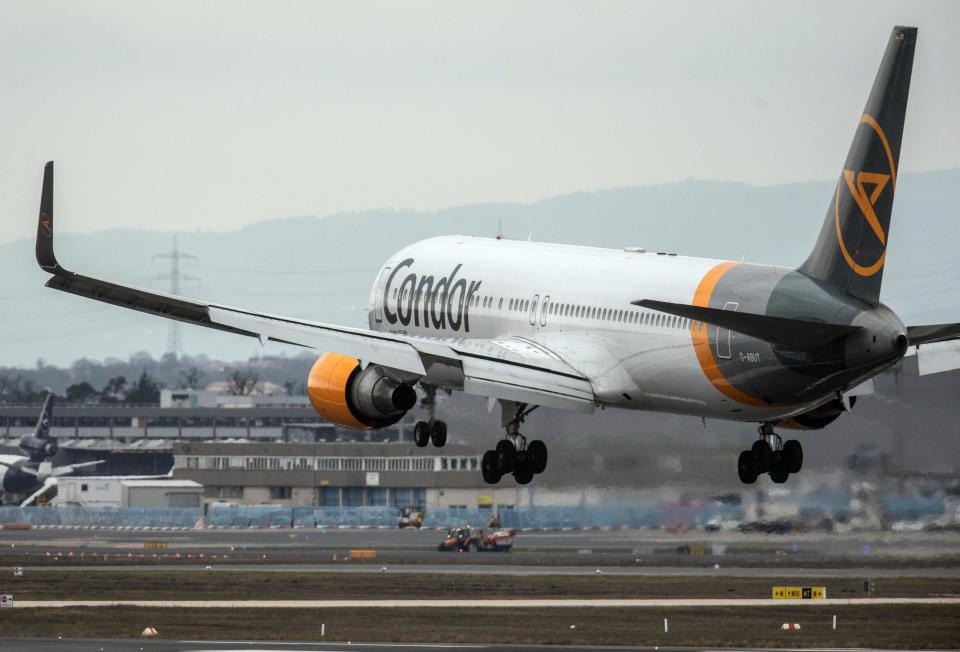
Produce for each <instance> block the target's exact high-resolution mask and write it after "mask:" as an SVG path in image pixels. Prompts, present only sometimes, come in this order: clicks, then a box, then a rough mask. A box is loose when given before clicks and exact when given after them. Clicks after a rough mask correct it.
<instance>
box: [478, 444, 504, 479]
mask: <svg viewBox="0 0 960 652" xmlns="http://www.w3.org/2000/svg"><path fill="white" fill-rule="evenodd" d="M480 472H481V473H482V474H483V481H484V482H486V483H487V484H497V483H498V482H500V478H501V477H503V476H502V475H501V474H500V469H499V468H498V467H497V453H496V451H487V452H486V453H484V454H483V459H481V460H480Z"/></svg>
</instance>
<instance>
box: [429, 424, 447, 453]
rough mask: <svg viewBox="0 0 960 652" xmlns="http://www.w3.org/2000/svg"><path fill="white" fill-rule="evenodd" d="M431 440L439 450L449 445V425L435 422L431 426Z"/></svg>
mask: <svg viewBox="0 0 960 652" xmlns="http://www.w3.org/2000/svg"><path fill="white" fill-rule="evenodd" d="M430 439H431V441H433V445H434V446H436V447H437V448H443V445H444V444H446V443H447V424H446V423H444V422H443V421H434V422H433V423H431V424H430Z"/></svg>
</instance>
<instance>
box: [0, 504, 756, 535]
mask: <svg viewBox="0 0 960 652" xmlns="http://www.w3.org/2000/svg"><path fill="white" fill-rule="evenodd" d="M492 514H493V512H492V510H491V509H489V508H476V507H474V508H464V507H434V508H428V509H426V510H425V511H424V515H423V527H426V528H436V529H447V528H450V527H460V526H471V527H487V526H488V525H489V523H490V517H491V516H492ZM499 515H500V523H501V526H502V527H504V528H517V529H522V530H533V529H543V530H560V529H582V528H603V529H615V528H656V527H662V526H665V525H675V524H682V525H687V526H690V527H702V526H703V525H705V524H707V523H708V522H709V521H710V520H711V519H715V518H720V519H730V520H739V519H741V518H742V517H743V512H742V510H741V509H740V508H739V507H733V506H724V505H700V506H688V505H677V506H670V505H666V506H665V505H641V506H624V505H616V506H572V507H556V506H551V507H518V508H505V507H501V508H500V510H499ZM201 517H203V522H204V524H205V525H206V526H207V527H216V528H291V527H298V528H317V527H396V526H397V524H398V521H399V517H400V510H399V509H398V508H396V507H281V506H273V505H212V506H211V507H210V508H209V509H208V510H207V512H206V514H205V515H204V513H203V511H202V510H201V509H196V508H164V507H149V508H147V507H144V508H139V507H138V508H134V507H76V506H69V507H67V506H61V507H12V506H9V507H0V523H28V524H30V525H31V526H35V527H41V526H42V527H91V528H114V529H117V528H122V529H139V528H192V527H194V526H195V525H196V524H197V522H198V521H200V520H201Z"/></svg>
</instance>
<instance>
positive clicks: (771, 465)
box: [737, 423, 803, 484]
mask: <svg viewBox="0 0 960 652" xmlns="http://www.w3.org/2000/svg"><path fill="white" fill-rule="evenodd" d="M757 431H758V432H759V434H760V438H759V439H758V440H757V441H755V442H753V446H752V447H751V448H750V450H747V451H743V452H742V453H740V457H739V458H738V459H737V473H738V474H739V475H740V481H741V482H742V483H744V484H753V483H754V482H756V481H757V476H759V475H760V474H761V473H769V474H770V479H771V480H773V481H774V482H776V483H777V484H783V483H784V482H786V481H787V478H788V477H790V474H791V473H797V472H799V471H800V468H801V467H802V466H803V447H802V446H801V445H800V442H798V441H797V440H796V439H789V440H787V441H786V442H784V441H783V440H782V439H781V438H780V435H778V434H777V433H775V432H774V431H773V424H772V423H764V424H761V425H760V427H759V428H758V429H757Z"/></svg>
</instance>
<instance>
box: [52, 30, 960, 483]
mask: <svg viewBox="0 0 960 652" xmlns="http://www.w3.org/2000/svg"><path fill="white" fill-rule="evenodd" d="M916 38H917V30H916V29H915V28H911V27H896V28H894V30H893V33H892V35H891V36H890V40H889V42H888V44H887V48H886V52H885V54H884V56H883V60H882V62H881V64H880V70H879V72H878V74H877V77H876V80H875V81H874V85H873V89H872V91H871V92H870V96H869V99H868V100H867V104H866V108H865V110H864V112H863V115H862V116H861V117H860V120H859V122H858V124H857V127H856V131H855V133H854V137H853V144H852V146H851V148H850V153H849V154H848V156H847V160H846V162H845V163H844V165H843V168H842V171H841V173H840V176H839V179H838V181H837V185H836V189H835V192H834V195H833V196H832V197H831V198H830V202H829V207H828V210H827V215H826V219H825V220H824V223H823V229H822V231H821V233H820V236H819V239H818V240H817V242H816V243H815V245H814V247H813V250H812V252H811V253H810V256H809V258H807V260H806V261H805V262H804V263H803V264H802V265H801V266H800V267H799V268H797V269H787V268H782V267H771V266H766V265H753V264H747V263H738V262H730V261H723V260H707V259H703V258H688V257H682V256H675V255H673V254H669V255H664V254H659V253H657V254H655V253H647V252H644V251H643V250H641V249H637V248H627V249H624V250H614V249H598V248H591V247H577V246H566V245H557V244H545V243H535V242H517V241H509V240H502V239H499V238H498V239H488V238H472V237H460V236H450V237H440V238H431V239H429V240H424V241H422V242H418V243H415V244H413V245H410V246H409V247H406V248H404V249H402V250H400V251H398V252H397V253H396V254H394V255H393V256H392V257H390V259H389V260H387V261H386V262H385V263H384V265H383V267H382V268H381V269H380V272H379V274H378V275H377V277H376V280H375V281H374V283H373V289H372V291H371V294H370V303H369V317H368V319H369V328H367V329H359V328H348V327H342V326H335V325H330V324H322V323H316V322H311V321H304V320H302V319H292V318H288V317H282V316H276V315H269V314H263V313H259V312H254V311H251V310H244V309H239V308H231V307H228V306H224V305H220V304H218V303H211V302H204V301H197V300H194V299H188V298H185V297H180V296H172V295H167V294H161V293H158V292H151V291H147V290H143V289H139V288H134V287H128V286H124V285H119V284H116V283H111V282H107V281H103V280H99V279H95V278H91V277H88V276H83V275H80V274H76V273H74V272H70V271H67V270H66V269H64V268H63V267H61V266H60V264H59V263H58V262H57V259H56V257H55V256H54V249H53V163H52V162H51V163H47V166H46V169H45V171H44V178H43V191H42V196H41V205H40V219H39V225H38V230H37V244H36V253H37V261H38V262H39V264H40V266H41V267H42V268H43V269H44V270H46V271H47V272H49V273H50V274H52V277H51V278H50V279H49V280H48V281H47V286H48V287H51V288H55V289H58V290H63V291H65V292H70V293H72V294H78V295H81V296H85V297H89V298H91V299H96V300H98V301H104V302H107V303H112V304H116V305H119V306H123V307H126V308H132V309H134V310H140V311H142V312H148V313H152V314H156V315H161V316H163V317H167V318H170V319H177V320H180V321H184V322H187V323H191V324H198V325H201V326H206V327H208V328H215V329H219V330H222V331H227V332H229V333H234V334H237V335H246V336H249V337H255V338H258V339H259V340H260V341H261V343H264V342H266V341H267V340H273V341H276V342H286V343H291V344H297V345H301V346H304V347H309V348H313V349H316V350H318V351H323V352H324V353H323V354H322V355H321V356H320V357H319V359H318V360H317V362H316V363H315V364H314V366H313V368H312V369H311V371H310V376H309V380H308V394H309V397H310V401H311V403H312V405H313V406H314V408H315V409H316V410H317V412H319V413H320V414H321V415H323V416H324V417H326V418H327V419H329V420H330V421H332V422H334V423H337V424H340V425H343V426H349V427H352V428H382V427H384V426H387V425H389V424H392V423H395V422H396V421H398V420H399V419H400V418H402V417H403V416H404V414H405V413H406V412H407V411H409V410H410V409H411V408H412V407H413V406H414V404H415V403H416V397H417V394H416V392H415V390H414V387H415V385H417V384H418V383H419V384H421V385H423V386H424V387H425V388H427V392H428V395H431V396H432V393H433V392H435V391H436V389H437V388H441V389H444V390H456V391H462V392H467V393H469V394H476V395H479V396H484V397H487V398H488V401H489V404H490V406H491V408H492V407H493V405H494V402H495V401H496V402H499V404H500V406H501V411H502V417H501V426H502V428H503V429H504V430H505V437H504V439H502V440H501V441H499V442H498V443H497V444H496V446H495V447H494V448H493V449H492V450H488V451H487V452H486V453H485V454H484V456H483V460H482V472H483V477H484V479H485V480H486V481H487V482H489V483H496V482H498V481H499V480H500V479H501V477H502V476H504V475H506V474H512V475H513V476H514V478H515V479H516V481H517V482H518V483H521V484H526V483H528V482H530V481H531V479H532V478H533V476H534V475H535V474H537V473H541V472H543V470H544V469H545V468H546V464H547V447H546V445H545V444H544V443H543V442H542V441H539V440H535V441H530V442H528V441H527V440H526V438H525V437H524V436H523V434H521V432H520V428H521V425H522V424H523V422H524V419H525V418H527V417H528V416H529V415H530V413H531V412H532V411H533V410H534V409H536V407H537V406H548V407H552V408H562V409H569V410H579V411H583V412H591V411H593V410H594V409H596V408H598V407H599V408H606V407H617V408H627V409H633V410H651V411H659V412H672V413H677V414H686V415H695V416H700V417H704V418H707V417H709V418H713V419H728V420H734V421H743V422H754V423H758V424H760V425H759V438H758V439H757V440H756V441H755V442H754V444H753V446H752V447H751V448H750V449H749V450H745V451H743V452H742V453H741V454H740V457H739V460H738V471H739V476H740V479H741V480H742V481H743V482H745V483H753V482H755V481H756V480H757V477H758V475H760V474H763V473H768V474H769V475H770V477H771V479H772V480H773V481H774V482H784V481H786V479H787V477H788V476H789V475H790V474H791V473H796V472H797V471H799V470H800V468H801V465H802V463H803V450H802V448H801V445H800V443H799V442H798V441H796V440H789V441H786V442H783V441H782V439H781V437H780V436H779V435H778V434H777V433H776V431H775V428H777V427H780V428H800V429H815V428H822V427H824V426H826V425H827V424H828V423H830V422H832V421H833V420H834V419H836V418H837V417H838V416H839V415H840V414H841V413H842V412H844V411H846V410H847V409H849V407H850V405H851V404H852V402H853V400H852V398H851V394H850V393H851V390H853V389H854V388H856V387H858V386H861V385H862V384H863V383H864V382H865V381H868V380H869V379H871V378H872V377H873V376H876V375H877V374H880V373H881V372H883V371H885V370H887V369H889V368H891V367H892V366H893V365H895V364H896V363H897V362H898V361H899V360H900V359H901V358H902V357H903V356H904V355H905V354H906V353H907V352H908V349H909V348H910V347H911V346H917V345H921V344H927V343H930V342H937V341H941V340H948V339H956V338H958V337H960V324H947V325H937V326H916V327H909V328H908V327H906V326H904V324H903V323H902V322H901V321H900V319H899V318H898V317H897V315H895V314H894V313H893V311H892V310H890V309H889V308H887V307H886V306H885V305H883V304H882V303H880V282H881V279H882V278H883V267H884V260H885V258H886V251H887V241H888V234H889V227H890V216H891V211H892V208H893V198H894V192H895V190H896V187H897V165H898V160H899V155H900V144H901V138H902V134H903V122H904V114H905V112H906V106H907V93H908V89H909V86H910V74H911V69H912V65H913V54H914V47H915V44H916ZM431 412H432V410H431ZM414 435H415V436H414V439H415V442H416V443H417V445H419V446H426V445H427V444H428V443H429V442H430V441H432V442H433V444H434V445H436V446H442V445H443V444H444V442H445V441H446V435H447V429H446V425H445V424H444V423H443V422H442V421H437V420H435V419H433V418H432V414H431V419H430V420H429V421H421V422H418V423H417V425H416V428H415V433H414Z"/></svg>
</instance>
